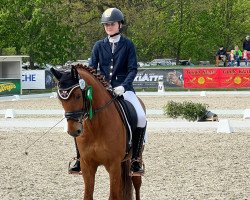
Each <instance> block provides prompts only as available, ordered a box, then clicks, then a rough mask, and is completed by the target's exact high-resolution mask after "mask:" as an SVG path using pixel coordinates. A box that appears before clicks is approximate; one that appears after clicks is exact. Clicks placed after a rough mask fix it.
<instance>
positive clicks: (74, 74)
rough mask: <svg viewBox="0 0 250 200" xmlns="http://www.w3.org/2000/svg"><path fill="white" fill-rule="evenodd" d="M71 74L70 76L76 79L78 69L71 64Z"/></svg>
mask: <svg viewBox="0 0 250 200" xmlns="http://www.w3.org/2000/svg"><path fill="white" fill-rule="evenodd" d="M71 76H72V78H74V79H78V71H77V69H76V68H75V66H72V67H71Z"/></svg>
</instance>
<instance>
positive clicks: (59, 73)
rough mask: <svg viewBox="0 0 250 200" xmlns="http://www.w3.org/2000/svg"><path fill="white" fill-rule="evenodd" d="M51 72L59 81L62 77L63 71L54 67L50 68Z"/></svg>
mask: <svg viewBox="0 0 250 200" xmlns="http://www.w3.org/2000/svg"><path fill="white" fill-rule="evenodd" d="M50 72H51V73H52V74H53V75H54V76H55V77H56V79H57V80H58V81H59V80H60V79H61V77H62V73H61V72H59V71H57V70H55V69H54V68H53V67H51V68H50Z"/></svg>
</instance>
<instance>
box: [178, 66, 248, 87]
mask: <svg viewBox="0 0 250 200" xmlns="http://www.w3.org/2000/svg"><path fill="white" fill-rule="evenodd" d="M183 70H184V88H249V87H250V68H236V67H226V68H184V69H183Z"/></svg>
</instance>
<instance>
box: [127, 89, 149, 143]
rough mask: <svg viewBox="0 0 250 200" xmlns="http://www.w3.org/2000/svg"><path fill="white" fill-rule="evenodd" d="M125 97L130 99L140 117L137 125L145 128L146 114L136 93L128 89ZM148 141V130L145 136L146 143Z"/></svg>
mask: <svg viewBox="0 0 250 200" xmlns="http://www.w3.org/2000/svg"><path fill="white" fill-rule="evenodd" d="M123 97H124V99H125V100H127V101H129V102H130V103H131V104H132V105H133V106H134V108H135V111H136V114H137V118H138V122H137V127H140V128H144V127H145V126H146V124H147V119H146V114H145V112H144V110H143V108H142V106H141V103H140V101H139V99H138V98H137V96H136V94H135V93H134V92H132V91H126V92H125V93H124V94H123ZM147 141H148V134H147V131H146V132H145V136H144V143H147Z"/></svg>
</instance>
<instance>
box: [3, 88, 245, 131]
mask: <svg viewBox="0 0 250 200" xmlns="http://www.w3.org/2000/svg"><path fill="white" fill-rule="evenodd" d="M137 94H138V96H159V95H165V96H168V95H191V96H197V95H199V96H208V95H218V94H222V95H224V94H227V95H236V94H237V95H239V94H240V95H250V92H246V91H230V92H225V91H224V92H223V91H222V92H221V91H219V92H212V91H211V92H210V91H209V92H204V91H203V92H141V93H140V92H138V93H137ZM46 97H47V98H56V97H57V95H56V93H55V92H53V93H49V94H38V95H20V96H19V95H14V96H9V97H0V101H22V100H27V99H32V98H46ZM211 111H212V112H213V113H216V114H217V115H224V118H225V116H228V117H230V116H235V115H238V116H241V117H242V118H243V119H242V120H234V119H231V120H228V119H222V120H220V118H219V122H216V121H214V122H211V121H209V122H188V121H186V120H182V119H171V120H165V119H164V118H160V119H159V120H157V121H150V120H149V121H148V128H149V130H150V129H164V128H166V129H188V128H199V129H208V130H214V129H215V130H217V132H221V133H232V132H234V130H235V129H237V128H244V129H245V128H247V129H249V128H250V123H249V120H247V119H250V109H244V110H243V109H238V110H228V109H227V110H211ZM32 115H36V116H37V115H43V117H45V118H43V119H39V118H35V119H32V121H31V122H29V121H27V120H26V119H24V118H15V117H17V116H26V117H27V116H28V117H31V116H32ZM152 115H156V116H157V115H158V116H160V115H163V110H153V109H152V110H150V109H149V110H147V116H148V117H150V116H152ZM1 116H2V117H1ZM46 116H48V117H51V116H55V117H57V118H58V119H54V118H53V119H46ZM0 117H1V118H0V127H52V126H54V125H55V124H57V123H58V121H59V120H60V119H62V118H63V117H64V110H63V109H55V110H29V109H26V110H25V109H13V108H9V109H2V110H0ZM59 118H60V119H59ZM57 127H64V131H65V129H66V128H65V127H66V120H63V121H62V122H61V123H59V124H58V125H57Z"/></svg>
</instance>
